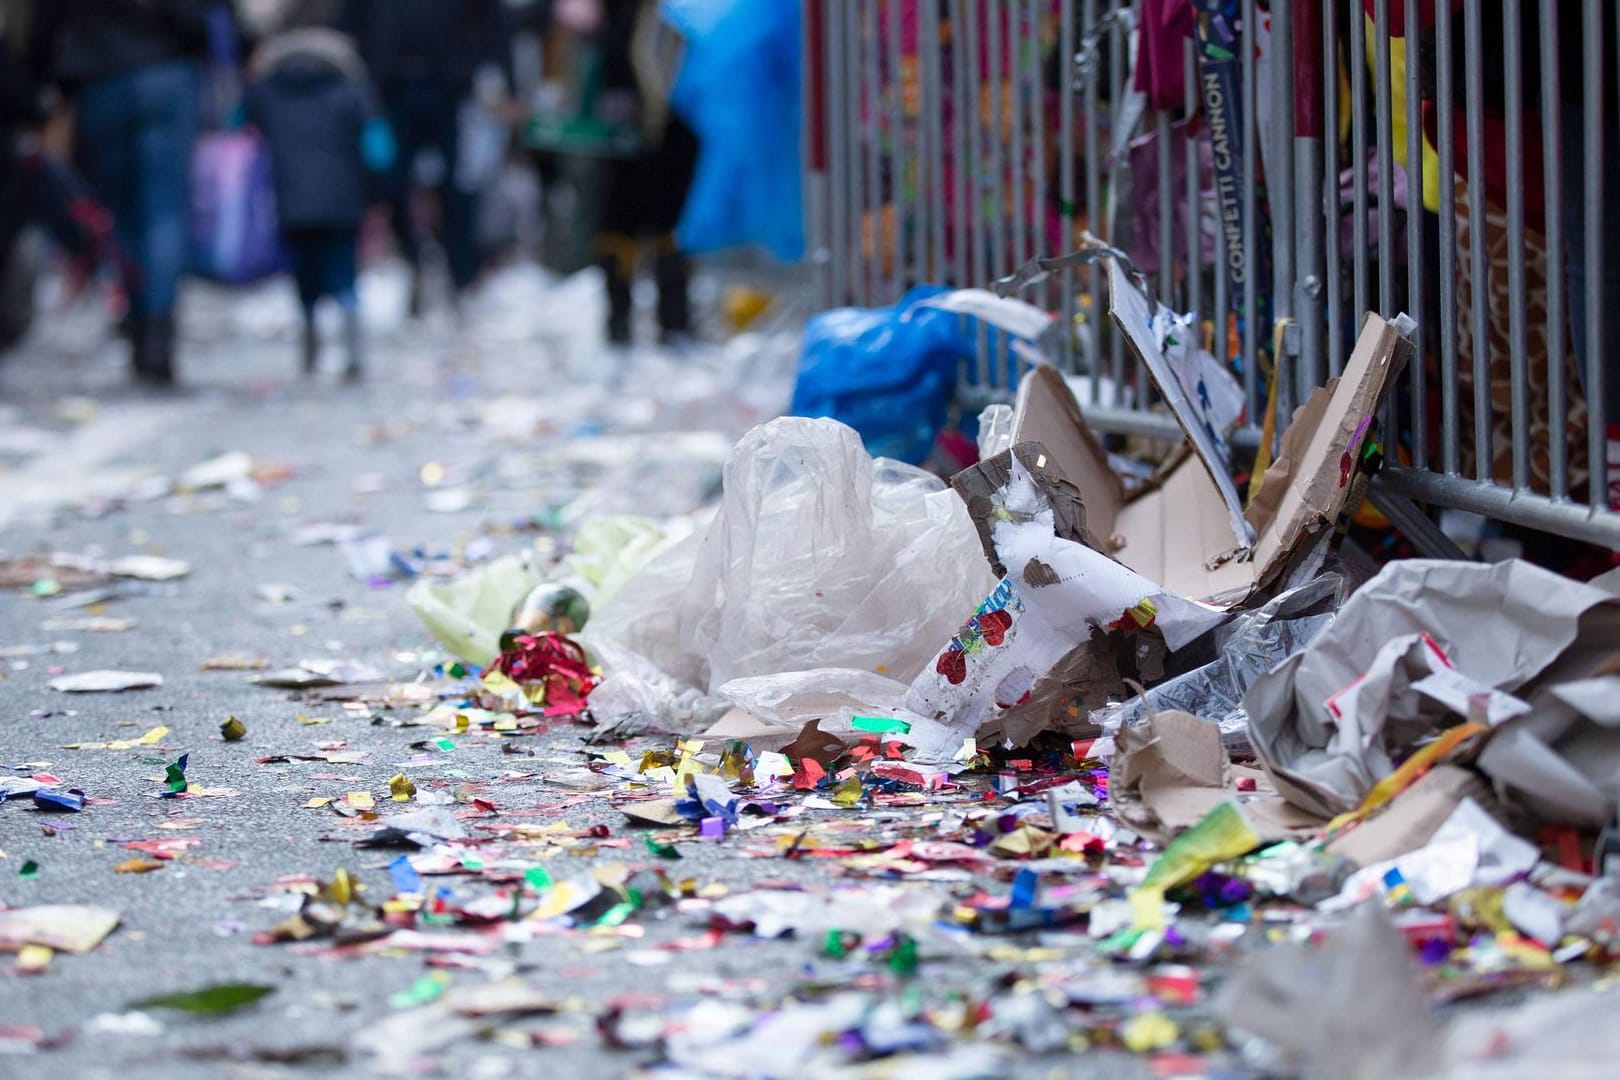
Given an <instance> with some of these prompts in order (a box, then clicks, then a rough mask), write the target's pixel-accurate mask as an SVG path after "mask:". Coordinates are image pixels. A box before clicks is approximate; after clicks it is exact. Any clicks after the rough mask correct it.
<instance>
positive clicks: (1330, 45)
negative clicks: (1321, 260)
mask: <svg viewBox="0 0 1620 1080" xmlns="http://www.w3.org/2000/svg"><path fill="white" fill-rule="evenodd" d="M1338 9H1339V5H1338V4H1337V3H1332V4H1329V5H1328V12H1327V16H1326V17H1325V18H1324V19H1323V20H1322V57H1323V63H1322V103H1323V112H1324V114H1325V115H1324V118H1323V120H1322V127H1323V131H1324V138H1323V139H1322V157H1323V163H1322V212H1323V215H1324V220H1323V228H1324V231H1325V235H1326V241H1327V246H1326V255H1327V272H1326V278H1325V285H1326V291H1327V342H1328V343H1327V372H1328V374H1329V375H1331V376H1337V375H1338V374H1339V372H1340V371H1342V370H1343V369H1344V354H1345V335H1344V288H1343V285H1344V270H1343V267H1342V266H1341V265H1340V258H1339V221H1340V219H1341V217H1342V215H1341V213H1340V208H1339V25H1338V24H1339V10H1338Z"/></svg>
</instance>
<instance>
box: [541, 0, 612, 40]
mask: <svg viewBox="0 0 1620 1080" xmlns="http://www.w3.org/2000/svg"><path fill="white" fill-rule="evenodd" d="M551 17H552V18H553V19H555V20H556V22H557V25H558V26H561V27H562V28H563V29H565V30H571V31H573V32H574V33H576V34H594V33H596V28H597V27H599V26H601V25H602V0H556V3H555V4H554V5H552V8H551Z"/></svg>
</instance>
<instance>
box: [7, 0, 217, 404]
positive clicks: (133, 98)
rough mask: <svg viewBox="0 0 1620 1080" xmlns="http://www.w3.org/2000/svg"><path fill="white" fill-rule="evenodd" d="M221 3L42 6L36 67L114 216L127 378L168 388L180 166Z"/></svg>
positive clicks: (76, 1) (181, 221) (77, 0)
mask: <svg viewBox="0 0 1620 1080" xmlns="http://www.w3.org/2000/svg"><path fill="white" fill-rule="evenodd" d="M221 7H223V8H226V9H228V7H229V5H228V4H225V3H222V2H221V0H48V2H46V3H42V4H40V5H38V7H37V9H36V12H35V17H36V25H35V26H34V28H33V31H34V45H33V48H32V50H31V52H32V54H33V64H34V66H35V69H36V70H37V71H39V72H40V73H41V74H42V75H43V76H44V77H46V78H48V79H49V80H50V81H51V82H52V83H54V84H55V85H56V86H57V87H58V88H60V90H61V91H62V92H63V93H64V94H65V95H67V97H68V99H69V100H70V101H71V102H72V103H73V105H74V108H75V123H76V129H75V138H76V146H77V152H76V156H77V158H78V160H79V162H80V164H81V166H82V168H83V169H84V171H85V174H86V176H87V178H88V179H89V181H90V183H91V185H92V186H93V187H94V188H95V190H96V192H97V193H98V194H99V195H100V197H101V198H102V200H104V201H105V202H106V204H107V206H108V207H109V208H110V209H111V210H112V213H113V221H114V227H115V229H116V230H117V235H118V239H119V241H120V243H121V245H122V247H123V249H124V250H125V251H126V252H127V253H128V254H129V256H130V258H131V260H132V265H133V267H134V268H135V273H134V280H130V281H127V282H126V283H125V288H126V290H127V292H128V295H129V316H128V324H127V325H128V330H129V335H130V340H131V341H132V343H133V345H134V349H133V359H134V368H135V374H136V377H137V378H139V379H141V380H143V381H145V382H149V383H154V384H160V385H161V384H169V383H172V382H173V381H174V342H175V306H176V300H177V298H178V294H179V286H180V277H181V275H182V274H183V273H184V272H185V269H186V260H187V255H188V252H189V248H190V232H189V217H188V209H189V202H190V185H189V167H190V160H191V149H192V145H193V143H194V142H195V141H196V137H197V129H198V126H199V122H200V115H201V108H202V103H201V97H202V92H203V74H202V64H201V60H202V58H203V56H204V55H205V54H206V52H207V47H208V13H209V11H210V10H211V9H216V8H221Z"/></svg>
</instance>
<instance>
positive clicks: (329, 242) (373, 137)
mask: <svg viewBox="0 0 1620 1080" xmlns="http://www.w3.org/2000/svg"><path fill="white" fill-rule="evenodd" d="M250 74H251V75H252V82H251V83H250V84H249V86H248V91H247V97H246V100H245V102H244V104H245V106H246V112H247V119H248V122H249V123H251V124H253V125H254V126H255V127H257V128H258V129H259V132H260V133H261V134H262V135H263V136H264V139H265V142H266V144H267V145H268V146H269V148H270V166H271V173H272V176H273V177H274V180H275V190H276V220H277V222H278V223H279V225H280V227H281V233H282V241H283V244H284V246H285V248H286V250H287V252H288V254H289V255H290V256H291V260H292V266H293V276H294V278H295V279H296V280H297V283H298V299H299V302H300V303H301V304H302V305H303V308H304V351H303V356H304V371H305V372H306V373H313V372H314V371H315V368H316V363H317V360H318V358H319V355H320V337H319V333H318V330H317V327H316V322H315V312H316V307H317V305H318V304H319V303H320V301H321V299H322V298H324V297H331V298H332V299H334V300H336V301H337V303H338V306H339V307H340V308H341V309H342V311H343V329H344V342H345V347H346V350H347V352H348V365H347V368H346V371H347V374H348V376H349V378H358V377H359V376H360V374H361V373H362V371H363V370H364V366H365V365H364V360H363V355H362V353H363V345H362V341H361V327H360V297H359V293H358V292H357V291H356V276H357V268H358V247H359V239H360V225H361V222H362V221H363V219H364V218H365V215H366V209H367V206H368V205H369V204H370V201H371V188H370V174H372V173H382V172H385V171H386V170H387V169H388V168H389V167H390V166H392V164H393V157H394V148H393V140H392V137H391V135H390V134H389V132H388V128H387V123H386V121H384V120H383V119H382V115H381V111H380V110H379V108H378V106H377V102H376V98H375V96H374V95H373V93H372V90H371V85H370V81H369V79H368V78H367V76H366V70H365V66H364V65H363V64H362V63H361V61H360V57H359V55H358V54H357V53H356V52H355V51H354V49H353V47H352V46H351V45H350V44H349V41H348V39H347V38H345V37H344V36H343V35H342V34H340V33H337V32H336V31H332V30H322V29H318V28H310V29H304V30H293V31H289V32H288V33H285V34H282V35H280V36H279V37H275V38H272V39H270V40H269V41H268V42H266V43H265V44H264V45H263V46H262V47H261V48H260V49H259V51H258V52H257V53H256V54H255V56H254V58H253V64H252V67H251V69H250Z"/></svg>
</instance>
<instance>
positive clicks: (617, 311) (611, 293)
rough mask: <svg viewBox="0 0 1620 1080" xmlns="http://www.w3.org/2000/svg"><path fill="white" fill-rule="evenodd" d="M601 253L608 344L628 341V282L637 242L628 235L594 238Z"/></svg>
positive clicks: (629, 282)
mask: <svg viewBox="0 0 1620 1080" xmlns="http://www.w3.org/2000/svg"><path fill="white" fill-rule="evenodd" d="M597 248H598V250H600V251H601V252H602V263H601V265H602V275H603V277H604V278H605V279H606V282H607V299H608V321H607V339H608V344H610V345H628V344H630V316H631V311H632V306H631V293H630V285H631V282H632V281H633V280H634V276H635V272H636V259H635V253H636V244H635V241H634V240H632V239H630V238H629V237H627V236H617V235H609V236H602V237H598V238H597Z"/></svg>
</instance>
